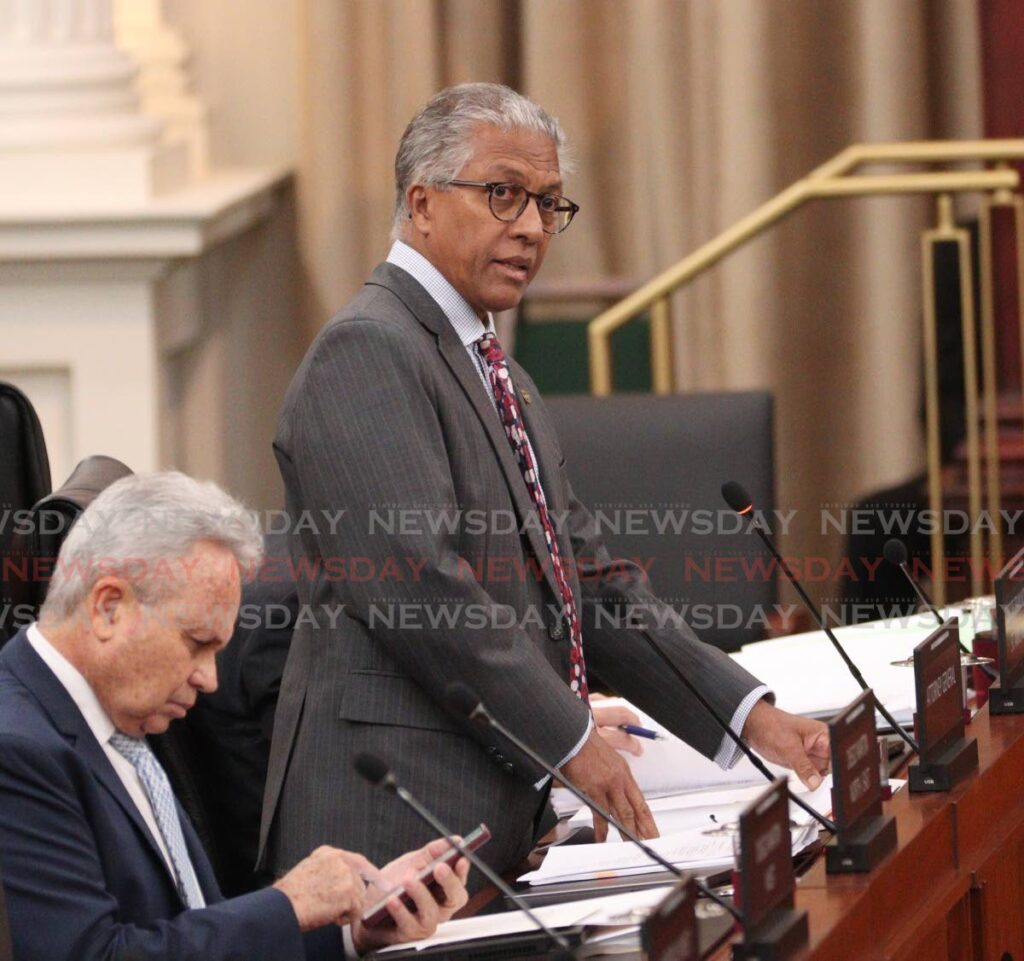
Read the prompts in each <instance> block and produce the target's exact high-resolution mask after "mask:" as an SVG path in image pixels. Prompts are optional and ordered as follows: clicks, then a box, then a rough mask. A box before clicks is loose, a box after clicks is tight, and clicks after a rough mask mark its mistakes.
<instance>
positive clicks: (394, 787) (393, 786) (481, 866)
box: [353, 754, 575, 961]
mask: <svg viewBox="0 0 1024 961" xmlns="http://www.w3.org/2000/svg"><path fill="white" fill-rule="evenodd" d="M353 766H354V767H355V769H356V771H357V772H358V773H359V775H360V776H361V777H363V778H364V779H365V780H367V781H369V782H370V784H372V785H373V786H374V787H380V788H383V789H384V790H385V791H390V792H391V793H392V794H394V795H395V796H397V797H398V799H399V800H400V801H402V803H403V804H405V805H406V806H408V807H409V808H411V809H412V810H413V812H414V813H415V814H416V815H417V816H418V817H419V818H420V820H422V821H424V822H425V823H426V824H428V825H429V826H430V828H431V830H433V831H436V832H437V833H438V834H439V835H440V836H441V837H445V838H447V839H448V842H449V843H450V844H451V846H452V847H453V848H455V850H456V851H458V852H459V854H461V855H462V856H463V857H464V858H466V860H468V861H469V863H470V864H472V865H473V867H475V868H476V869H477V870H478V871H479V872H480V873H481V874H482V875H483V876H484V877H485V878H487V880H488V881H490V882H491V884H493V885H494V886H495V887H496V888H497V889H498V890H499V891H500V892H501V893H502V894H503V895H505V897H506V898H508V899H509V901H511V902H512V903H513V904H514V905H515V906H516V907H517V908H519V910H520V911H522V912H523V914H525V915H526V917H528V918H529V919H530V920H531V921H532V922H533V923H534V924H535V925H536V926H537V928H538V929H539V930H541V931H543V932H544V933H545V934H546V935H547V936H548V938H549V939H550V940H551V943H552V944H554V945H555V946H556V947H558V948H559V949H560V950H561V951H562V952H563V953H564V957H565V958H568V959H570V961H571V959H572V958H573V957H574V956H575V955H574V953H573V949H572V946H571V945H570V944H569V942H568V941H566V940H565V938H563V937H562V935H560V934H559V933H558V932H557V931H555V930H553V929H552V928H549V927H548V926H547V925H546V924H545V923H544V922H543V921H541V919H540V918H538V917H537V915H536V914H534V912H533V911H531V910H530V906H529V905H528V904H527V903H526V902H525V901H524V900H523V899H522V898H520V897H519V895H517V894H516V893H515V891H513V890H512V888H510V887H509V886H508V885H507V884H506V883H505V882H504V881H503V880H502V879H501V877H499V875H498V874H497V872H496V871H494V870H492V868H491V867H490V866H489V865H488V864H487V862H485V861H484V860H483V858H481V857H480V856H479V855H478V854H476V853H475V852H474V851H470V850H468V849H467V848H465V847H463V845H462V844H461V842H459V841H456V840H455V837H454V835H453V833H452V832H451V831H449V830H448V828H446V827H445V826H444V825H443V824H442V823H441V822H440V821H439V820H438V819H437V818H436V817H435V816H434V814H433V813H431V811H430V809H429V808H427V807H425V806H424V805H423V804H421V803H420V802H419V801H418V800H417V799H416V798H415V797H413V795H412V794H410V793H409V791H408V789H407V788H404V787H403V786H402V785H401V784H399V783H398V779H397V778H396V777H395V773H394V771H392V770H391V769H390V768H389V767H388V766H387V764H386V763H385V762H384V761H383V760H381V759H380V758H379V757H377V756H376V755H375V754H358V755H356V759H355V761H354V762H353Z"/></svg>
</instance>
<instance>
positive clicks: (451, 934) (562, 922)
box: [378, 886, 671, 954]
mask: <svg viewBox="0 0 1024 961" xmlns="http://www.w3.org/2000/svg"><path fill="white" fill-rule="evenodd" d="M670 890H671V886H661V887H656V888H648V889H646V890H644V891H629V892H627V893H625V894H611V895H608V896H607V897H603V898H590V899H588V900H585V901H570V902H568V903H566V904H550V905H546V906H545V907H541V908H534V909H533V911H534V913H535V914H536V915H537V917H539V918H540V919H541V920H542V921H543V922H544V923H545V924H546V925H547V926H548V927H549V928H555V929H556V930H557V929H558V928H568V927H572V926H574V925H578V924H583V923H584V922H585V923H586V924H587V925H588V926H590V925H593V926H594V927H602V928H603V927H610V926H622V925H625V924H633V923H636V917H637V916H643V915H645V914H646V913H647V912H648V911H650V909H651V908H653V907H654V905H656V904H657V903H658V902H659V901H660V900H661V899H662V898H663V897H665V895H666V894H668V892H669V891H670ZM534 930H536V925H535V924H534V923H533V922H532V921H531V920H530V919H529V918H528V917H527V916H526V915H525V914H524V913H523V912H522V911H508V912H505V913H503V914H487V915H483V916H481V917H473V918H462V919H460V920H458V921H446V922H445V923H444V924H440V925H438V928H437V931H435V932H434V934H433V935H432V936H431V937H429V938H424V939H423V940H422V941H415V942H413V943H412V944H411V945H410V944H396V945H392V946H391V947H389V948H384V949H382V950H381V951H379V952H378V954H388V953H390V952H393V951H402V950H405V949H406V948H409V947H415V948H416V949H417V950H418V951H419V950H422V949H423V948H430V947H434V946H435V945H439V944H455V943H457V942H460V941H473V940H476V939H478V938H490V937H496V936H498V935H505V934H517V933H519V932H520V931H534Z"/></svg>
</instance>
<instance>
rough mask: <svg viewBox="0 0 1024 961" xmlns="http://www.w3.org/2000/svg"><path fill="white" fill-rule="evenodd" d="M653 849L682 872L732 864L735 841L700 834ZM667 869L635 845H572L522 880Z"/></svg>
mask: <svg viewBox="0 0 1024 961" xmlns="http://www.w3.org/2000/svg"><path fill="white" fill-rule="evenodd" d="M649 844H650V847H651V848H653V849H654V850H655V851H657V852H658V854H660V855H661V856H662V857H663V858H665V859H666V860H668V861H670V862H671V863H672V864H674V865H676V866H677V867H679V868H684V869H686V868H690V867H693V866H698V865H699V866H701V867H719V866H725V865H729V864H732V860H733V854H732V838H731V837H730V836H721V835H719V836H714V837H712V836H708V835H705V834H701V833H699V832H697V831H687V832H681V833H679V834H672V835H666V836H664V837H660V838H655V839H654V840H652V841H650V842H649ZM664 870H665V869H664V868H663V867H662V866H661V865H660V864H658V863H657V862H654V861H651V859H650V858H649V857H647V855H646V854H644V853H643V851H641V850H640V849H639V848H637V847H636V846H635V845H633V844H621V843H620V844H571V845H563V846H560V847H553V848H550V849H549V850H548V852H547V854H546V855H545V856H544V863H543V864H542V865H541V866H540V868H538V869H537V870H536V871H529V872H527V873H526V874H524V875H523V876H522V877H520V878H519V879H518V880H519V881H520V882H528V883H529V884H552V883H554V882H556V881H579V880H590V879H597V878H614V877H627V876H629V875H634V874H652V873H657V872H658V871H664Z"/></svg>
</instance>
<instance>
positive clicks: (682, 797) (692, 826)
mask: <svg viewBox="0 0 1024 961" xmlns="http://www.w3.org/2000/svg"><path fill="white" fill-rule="evenodd" d="M754 774H756V775H757V778H758V780H757V781H756V782H755V783H753V784H745V785H739V786H737V787H731V788H720V789H718V790H714V791H693V792H689V793H685V794H671V795H667V796H665V797H660V798H649V799H648V802H647V803H648V806H649V807H650V809H651V813H652V814H653V815H654V821H655V823H656V824H657V826H658V833H659V834H663V835H668V834H678V833H680V832H684V831H705V830H708V829H711V828H715V827H719V826H721V825H723V824H736V823H737V822H738V821H739V817H740V814H741V813H742V811H743V809H744V808H745V807H746V806H747V805H748V804H750V803H751V802H752V801H754V800H755V799H756V798H757V797H758V796H760V795H761V794H763V793H764V791H765V789H766V788H767V786H768V785H767V783H766V782H765V780H764V778H763V777H761V775H760V774H757V772H756V771H754ZM789 787H790V790H792V791H793V792H794V793H796V795H797V796H798V797H799V798H800V799H801V800H802V801H805V802H806V803H807V804H809V805H810V806H811V807H812V808H814V810H815V811H817V812H818V813H819V814H824V815H826V816H828V814H829V813H830V811H831V810H832V775H831V774H830V775H828V776H826V777H825V778H824V779H823V780H822V782H821V785H820V786H819V787H818V789H817V790H815V791H807V790H805V789H804V787H803V785H801V784H800V782H799V781H798V780H796V779H795V778H792V779H791V780H790V784H789ZM789 817H790V820H791V821H792V822H793V823H794V824H797V825H800V826H803V825H805V824H810V823H811V822H812V820H813V818H812V817H811V815H810V814H808V813H807V811H805V810H804V809H803V808H801V807H798V806H797V805H796V804H794V803H792V802H791V803H790V805H789ZM593 823H594V818H593V815H592V813H591V811H590V808H586V807H584V808H580V809H579V810H578V811H577V812H576V813H575V814H574V815H573V816H572V817H571V818H570V819H569V822H568V824H569V827H570V828H575V827H585V826H589V825H592V824H593ZM815 823H816V822H815ZM608 840H609V841H618V840H620V838H619V832H618V831H616V830H615V828H612V827H610V828H609V829H608Z"/></svg>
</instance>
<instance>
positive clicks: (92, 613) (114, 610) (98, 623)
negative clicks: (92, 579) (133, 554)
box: [86, 577, 130, 641]
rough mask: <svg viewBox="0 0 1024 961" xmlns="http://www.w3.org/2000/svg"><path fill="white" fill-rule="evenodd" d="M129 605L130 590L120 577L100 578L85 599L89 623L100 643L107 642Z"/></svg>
mask: <svg viewBox="0 0 1024 961" xmlns="http://www.w3.org/2000/svg"><path fill="white" fill-rule="evenodd" d="M126 603H130V590H129V588H128V585H127V584H126V583H125V582H124V581H123V580H122V579H121V578H120V577H101V578H100V579H99V580H98V581H97V582H96V583H95V584H93V586H92V590H90V591H89V595H88V597H87V598H86V605H87V613H88V616H89V623H90V624H91V625H92V630H93V633H94V634H95V635H96V637H98V638H99V639H100V640H101V641H109V640H110V639H111V638H112V637H113V636H114V632H115V630H116V628H117V625H118V623H119V622H120V621H121V619H122V618H123V617H124V614H125V604H126Z"/></svg>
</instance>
